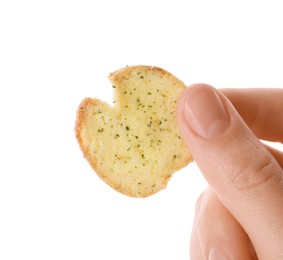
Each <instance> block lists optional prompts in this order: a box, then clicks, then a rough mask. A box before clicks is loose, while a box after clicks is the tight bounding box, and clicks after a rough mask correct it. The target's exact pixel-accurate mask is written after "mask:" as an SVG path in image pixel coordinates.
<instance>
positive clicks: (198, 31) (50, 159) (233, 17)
mask: <svg viewBox="0 0 283 260" xmlns="http://www.w3.org/2000/svg"><path fill="white" fill-rule="evenodd" d="M280 2H281V1H277V2H276V1H181V0H174V1H166V0H163V1H154V0H143V1H134V0H132V1H130V0H129V1H126V0H117V1H115V0H103V1H71V0H69V1H63V0H56V1H52V0H50V1H31V0H27V1H13V0H10V1H9V0H7V1H5V0H2V1H0V259H3V260H8V259H29V260H33V259H69V260H71V259H86V260H88V259H99V260H106V259H107V260H108V259H123V260H130V259H131V260H132V259H136V260H141V259H142V260H143V259H149V260H151V259H166V260H167V259H178V260H185V259H189V237H190V230H191V227H192V223H193V215H194V205H195V200H196V199H197V197H198V196H199V194H200V193H201V192H202V190H203V189H205V187H206V183H205V181H204V180H203V178H202V177H201V173H200V172H199V170H198V169H197V166H196V164H194V163H193V164H191V165H189V166H188V167H186V168H185V169H183V170H181V171H179V172H178V173H176V174H175V175H174V177H173V178H172V180H171V181H170V183H169V185H168V187H167V189H166V190H164V191H162V192H160V193H158V194H157V195H154V196H152V197H149V198H146V199H133V198H129V197H126V196H124V195H121V194H119V193H117V192H116V191H113V190H112V189H110V188H109V187H108V186H107V185H106V184H104V183H103V182H102V181H101V180H100V179H99V178H98V177H97V176H96V174H95V173H94V172H93V170H92V169H91V168H90V167H89V165H88V163H87V162H86V161H85V160H84V159H83V156H82V153H81V151H80V149H79V147H78V144H77V142H76V139H75V135H74V131H73V128H74V122H75V116H76V109H77V106H78V105H79V103H80V101H81V100H82V99H83V98H84V97H86V96H89V97H94V96H95V97H98V98H101V99H104V100H106V101H108V102H112V88H111V84H110V82H109V81H108V79H107V76H108V74H109V73H110V72H111V71H113V70H116V69H119V68H121V67H123V66H125V65H136V64H147V65H156V66H160V67H163V68H164V69H166V70H168V71H170V72H172V73H173V74H175V75H176V76H177V77H178V78H180V79H181V80H183V81H184V82H185V83H186V84H187V85H189V84H191V83H194V82H206V83H209V84H212V85H214V86H215V87H217V88H223V87H235V88H243V87H282V86H283V76H282V75H283V50H282V49H283V39H282V32H283V30H282V27H283V15H282V13H283V9H282V7H281V5H280Z"/></svg>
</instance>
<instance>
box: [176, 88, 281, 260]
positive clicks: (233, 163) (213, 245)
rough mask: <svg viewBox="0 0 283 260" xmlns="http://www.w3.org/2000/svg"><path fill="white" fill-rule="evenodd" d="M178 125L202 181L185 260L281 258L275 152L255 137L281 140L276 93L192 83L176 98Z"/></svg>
mask: <svg viewBox="0 0 283 260" xmlns="http://www.w3.org/2000/svg"><path fill="white" fill-rule="evenodd" d="M232 104H233V105H232ZM178 124H179V128H180V131H181V133H182V136H183V138H184V140H185V142H186V143H187V145H188V147H189V148H190V150H191V152H192V155H193V158H194V160H195V161H196V163H197V164H198V167H199V168H200V170H201V172H202V174H203V175H204V177H205V178H206V180H207V182H208V184H209V188H208V189H207V190H206V191H205V192H204V193H203V194H202V195H201V197H200V198H199V200H198V202H197V206H196V214H195V222H194V227H193V231H192V235H191V245H190V251H191V252H190V254H191V260H201V259H210V260H212V259H217V260H222V259H230V260H245V259H262V260H265V259H266V260H272V259H276V260H279V259H283V171H282V166H283V153H281V152H280V151H278V150H275V149H274V148H270V147H268V146H266V145H264V144H263V143H262V142H260V140H259V139H262V140H268V141H276V142H283V90H282V89H243V90H240V89H238V90H236V89H224V90H222V91H218V90H216V89H214V88H212V87H211V86H208V85H205V84H196V85H193V86H191V87H189V88H187V89H186V90H185V91H184V93H183V94H182V95H181V97H180V99H179V101H178Z"/></svg>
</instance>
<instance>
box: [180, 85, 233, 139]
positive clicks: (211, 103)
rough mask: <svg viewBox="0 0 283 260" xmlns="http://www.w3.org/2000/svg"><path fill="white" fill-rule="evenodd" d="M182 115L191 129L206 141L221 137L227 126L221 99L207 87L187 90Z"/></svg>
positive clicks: (201, 86)
mask: <svg viewBox="0 0 283 260" xmlns="http://www.w3.org/2000/svg"><path fill="white" fill-rule="evenodd" d="M183 113H184V117H185V119H186V120H187V121H188V123H189V125H190V126H191V128H192V129H193V130H194V131H195V132H196V133H197V134H198V135H199V136H201V137H203V138H206V139H211V138H215V137H217V136H219V135H221V134H222V133H223V132H224V131H225V130H226V129H227V127H228V125H229V115H228V113H227V111H226V109H225V107H224V105H223V103H222V100H221V98H220V97H219V95H218V94H217V92H216V90H214V89H213V88H212V87H210V86H208V85H204V84H200V85H195V86H192V87H191V88H190V89H188V90H187V93H186V94H185V97H184V104H183Z"/></svg>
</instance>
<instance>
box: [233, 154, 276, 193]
mask: <svg viewBox="0 0 283 260" xmlns="http://www.w3.org/2000/svg"><path fill="white" fill-rule="evenodd" d="M276 166H277V165H276V162H275V160H274V158H273V157H272V156H271V155H270V154H268V153H260V154H259V153H258V156H257V158H253V159H252V160H246V161H245V163H244V164H243V165H242V166H241V167H239V168H237V169H235V170H234V171H233V172H232V174H231V185H232V186H233V187H234V188H236V189H237V190H240V191H249V192H251V191H253V192H262V190H265V189H267V187H268V188H270V187H272V186H273V184H274V183H275V182H278V181H279V178H280V176H281V175H279V174H278V167H276Z"/></svg>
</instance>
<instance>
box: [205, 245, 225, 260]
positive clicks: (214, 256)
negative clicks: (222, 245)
mask: <svg viewBox="0 0 283 260" xmlns="http://www.w3.org/2000/svg"><path fill="white" fill-rule="evenodd" d="M208 260H229V257H228V256H227V255H226V254H225V253H224V252H223V251H222V250H221V249H219V248H213V249H211V250H210V252H209V256H208Z"/></svg>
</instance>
